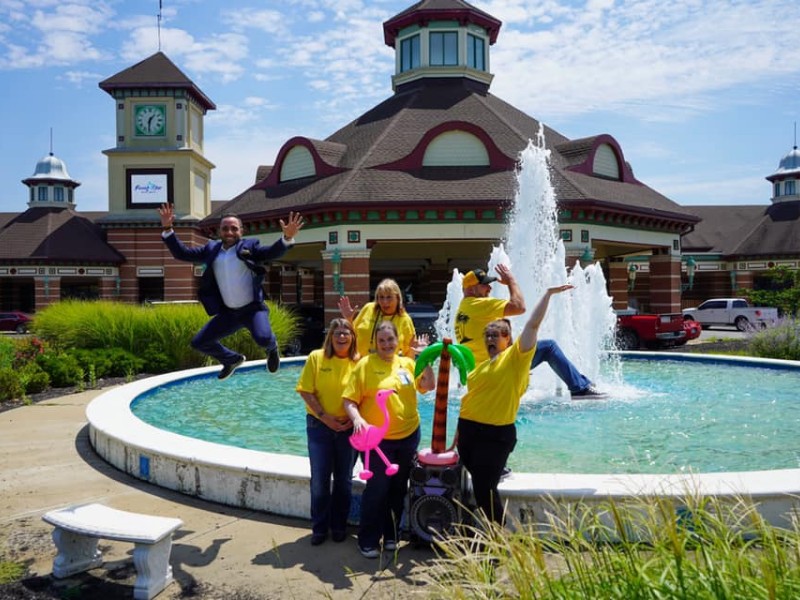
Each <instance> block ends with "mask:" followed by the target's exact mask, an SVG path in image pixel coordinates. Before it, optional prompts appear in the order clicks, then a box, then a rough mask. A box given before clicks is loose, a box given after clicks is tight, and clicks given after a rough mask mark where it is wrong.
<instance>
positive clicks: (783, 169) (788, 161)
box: [767, 146, 800, 179]
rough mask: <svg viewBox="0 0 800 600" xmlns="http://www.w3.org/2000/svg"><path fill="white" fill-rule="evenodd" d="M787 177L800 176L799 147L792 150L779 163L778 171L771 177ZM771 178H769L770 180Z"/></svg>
mask: <svg viewBox="0 0 800 600" xmlns="http://www.w3.org/2000/svg"><path fill="white" fill-rule="evenodd" d="M785 175H800V150H798V149H797V146H795V147H794V148H792V149H791V150H790V151H789V153H788V154H787V155H786V156H784V157H783V158H782V159H781V160H780V162H779V163H778V170H777V171H775V172H774V173H773V174H772V175H770V177H783V176H785ZM770 177H767V179H769V178H770Z"/></svg>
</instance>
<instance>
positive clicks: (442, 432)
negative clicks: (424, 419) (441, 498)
mask: <svg viewBox="0 0 800 600" xmlns="http://www.w3.org/2000/svg"><path fill="white" fill-rule="evenodd" d="M442 342H443V344H444V347H443V348H442V353H441V354H440V355H439V374H438V377H437V379H436V402H435V404H434V408H433V432H432V436H431V450H432V451H433V453H434V454H440V453H442V452H445V451H446V450H447V399H448V396H449V394H450V352H448V350H447V346H449V345H450V344H452V343H453V340H451V339H450V338H444V339H443V340H442Z"/></svg>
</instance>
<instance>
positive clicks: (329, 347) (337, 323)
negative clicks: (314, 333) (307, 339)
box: [322, 318, 358, 360]
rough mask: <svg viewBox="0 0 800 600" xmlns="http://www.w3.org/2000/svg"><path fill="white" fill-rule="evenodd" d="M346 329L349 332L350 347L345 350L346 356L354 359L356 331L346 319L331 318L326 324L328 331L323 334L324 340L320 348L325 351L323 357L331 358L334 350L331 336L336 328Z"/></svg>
mask: <svg viewBox="0 0 800 600" xmlns="http://www.w3.org/2000/svg"><path fill="white" fill-rule="evenodd" d="M337 329H338V330H341V329H346V330H347V331H349V332H350V348H349V350H348V352H347V357H348V358H349V359H350V360H356V356H358V350H357V348H356V331H355V329H353V324H352V323H351V322H350V321H348V320H347V319H340V318H337V319H331V323H330V325H328V333H327V334H325V341H324V342H322V350H323V352H324V353H325V358H332V357H333V355H334V354H335V352H334V351H333V336H334V334H335V333H336V330H337Z"/></svg>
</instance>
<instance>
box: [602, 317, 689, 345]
mask: <svg viewBox="0 0 800 600" xmlns="http://www.w3.org/2000/svg"><path fill="white" fill-rule="evenodd" d="M699 335H700V328H699V327H697V326H695V325H693V324H691V323H690V322H688V321H687V322H684V319H683V315H682V314H680V313H675V314H663V315H640V314H638V312H637V311H636V310H633V309H628V310H618V311H617V333H616V340H617V348H619V349H620V350H638V349H639V348H640V347H641V346H644V347H645V348H650V349H653V348H670V347H673V346H681V345H683V344H685V343H686V342H687V341H689V340H690V339H694V338H696V337H697V336H699Z"/></svg>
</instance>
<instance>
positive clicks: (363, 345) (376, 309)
mask: <svg viewBox="0 0 800 600" xmlns="http://www.w3.org/2000/svg"><path fill="white" fill-rule="evenodd" d="M383 321H391V322H392V323H394V326H395V327H397V351H398V352H399V353H400V354H402V355H403V356H408V357H410V358H414V355H413V354H412V353H411V343H412V342H413V341H414V336H416V335H417V333H416V330H415V329H414V322H413V321H412V320H411V317H410V316H408V313H407V312H405V311H403V314H402V315H401V314H397V313H395V314H394V315H392V316H391V317H387V316H386V315H384V314H383V313H381V308H380V306H378V303H377V302H367V303H366V304H365V305H364V306H363V307H361V310H359V311H358V314H357V315H356V318H355V319H354V320H353V329H355V330H356V345H357V346H358V353H359V354H360V355H361V356H367V355H368V354H374V353H375V333H376V331H377V329H378V325H380V324H381V323H382V322H383ZM412 372H413V369H412Z"/></svg>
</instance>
